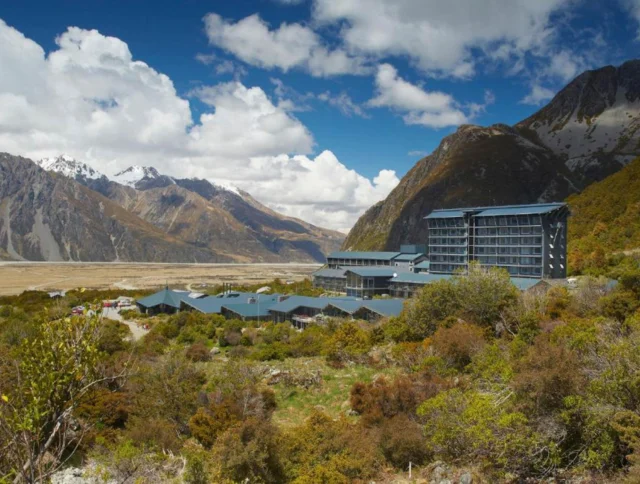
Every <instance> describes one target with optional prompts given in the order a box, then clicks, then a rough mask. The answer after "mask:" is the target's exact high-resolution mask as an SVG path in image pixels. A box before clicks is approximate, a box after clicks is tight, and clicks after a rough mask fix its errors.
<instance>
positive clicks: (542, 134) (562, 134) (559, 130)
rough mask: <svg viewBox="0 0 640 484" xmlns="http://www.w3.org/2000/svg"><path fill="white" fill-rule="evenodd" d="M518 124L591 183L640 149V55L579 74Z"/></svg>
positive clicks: (517, 126) (605, 175)
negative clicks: (618, 63) (542, 106)
mask: <svg viewBox="0 0 640 484" xmlns="http://www.w3.org/2000/svg"><path fill="white" fill-rule="evenodd" d="M516 128H518V129H521V130H531V131H532V132H533V133H534V134H535V136H536V137H537V138H538V139H539V140H540V142H541V143H542V144H544V145H545V146H547V147H548V148H550V149H551V150H552V151H553V152H554V153H556V154H558V155H559V156H561V157H562V159H563V160H564V163H565V165H566V166H567V168H569V170H571V171H572V172H573V173H575V175H576V176H577V177H578V178H579V179H580V180H581V181H582V182H583V184H585V185H586V184H589V183H592V182H594V181H597V180H602V179H603V178H605V177H607V176H609V175H610V174H612V173H614V172H616V171H618V170H620V169H621V168H622V167H623V166H625V165H627V164H628V163H629V162H630V161H631V160H633V159H635V158H636V156H638V154H640V132H639V128H640V60H633V61H629V62H626V63H624V64H622V65H621V66H620V67H613V66H607V67H604V68H602V69H597V70H594V71H587V72H584V73H582V74H580V75H579V76H578V77H577V78H576V79H574V80H573V81H572V82H571V83H569V84H568V85H567V86H566V87H565V88H564V89H563V90H562V91H560V92H559V93H558V94H557V95H556V96H555V97H554V99H553V100H552V101H551V102H550V103H549V104H547V105H546V106H545V107H544V108H542V109H541V110H540V111H538V112H537V113H535V114H534V115H533V116H531V117H529V118H527V119H525V120H524V121H522V122H520V123H518V124H517V125H516Z"/></svg>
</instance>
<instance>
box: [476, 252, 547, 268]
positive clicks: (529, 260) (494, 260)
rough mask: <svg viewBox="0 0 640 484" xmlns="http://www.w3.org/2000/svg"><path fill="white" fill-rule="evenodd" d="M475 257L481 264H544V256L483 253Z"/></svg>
mask: <svg viewBox="0 0 640 484" xmlns="http://www.w3.org/2000/svg"><path fill="white" fill-rule="evenodd" d="M475 259H477V260H478V262H480V264H490V265H496V264H509V265H520V266H535V265H539V266H541V265H542V257H513V256H498V257H496V256H491V255H483V256H478V257H476V258H475Z"/></svg>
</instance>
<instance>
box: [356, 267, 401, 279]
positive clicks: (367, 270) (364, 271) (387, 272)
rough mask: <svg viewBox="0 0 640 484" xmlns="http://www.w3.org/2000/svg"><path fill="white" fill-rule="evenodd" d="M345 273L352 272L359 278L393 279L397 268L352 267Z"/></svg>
mask: <svg viewBox="0 0 640 484" xmlns="http://www.w3.org/2000/svg"><path fill="white" fill-rule="evenodd" d="M347 272H353V273H354V274H357V275H359V276H361V277H393V275H394V274H397V273H398V268H397V267H393V266H386V267H385V266H382V267H370V266H362V267H358V266H353V267H349V268H348V269H347Z"/></svg>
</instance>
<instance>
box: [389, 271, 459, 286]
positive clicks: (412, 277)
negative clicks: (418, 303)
mask: <svg viewBox="0 0 640 484" xmlns="http://www.w3.org/2000/svg"><path fill="white" fill-rule="evenodd" d="M451 277H453V276H451V275H449V274H424V273H422V272H403V273H401V274H398V275H397V276H396V277H394V278H393V279H391V282H392V283H394V282H397V283H401V284H430V283H432V282H436V281H441V280H443V279H451Z"/></svg>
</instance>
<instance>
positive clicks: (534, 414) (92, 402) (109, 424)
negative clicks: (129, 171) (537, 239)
mask: <svg viewBox="0 0 640 484" xmlns="http://www.w3.org/2000/svg"><path fill="white" fill-rule="evenodd" d="M273 286H277V284H273ZM129 294H132V295H133V293H129ZM113 296H115V291H111V292H104V293H100V292H96V291H85V292H80V291H71V292H70V293H68V295H67V297H66V298H64V299H59V300H56V301H51V300H50V299H49V298H48V296H47V294H46V293H40V292H28V293H25V294H23V295H21V296H12V297H3V298H0V482H48V478H49V476H50V474H52V473H57V474H56V475H55V479H54V482H80V481H78V479H79V476H80V477H81V478H83V479H88V478H92V479H93V480H92V482H93V481H95V482H138V483H157V482H172V483H176V484H180V483H187V484H205V483H223V484H227V483H228V484H231V483H236V482H251V483H263V484H280V483H295V484H315V483H325V482H326V483H336V484H348V483H367V482H377V483H381V484H391V483H396V484H397V483H399V482H403V483H415V484H417V483H418V482H420V483H424V482H435V483H442V482H454V483H461V482H465V483H469V482H473V483H485V482H486V483H489V482H490V483H515V482H527V483H534V482H552V481H553V482H566V483H572V484H577V483H595V482H597V483H622V482H628V483H637V482H639V479H640V438H639V437H640V417H639V415H640V376H639V375H640V353H639V352H638V351H637V348H638V346H639V345H640V312H639V308H640V271H638V270H636V271H635V272H633V271H626V272H625V274H624V275H623V276H622V277H621V278H620V284H619V285H618V286H617V287H616V288H613V289H608V288H607V286H606V281H604V280H603V281H600V280H596V279H588V278H585V279H584V280H583V281H582V283H581V284H580V285H579V286H578V287H577V288H576V289H575V290H572V291H570V292H569V291H567V290H566V289H565V288H561V287H554V288H552V289H550V290H549V292H547V293H545V292H542V291H540V292H534V293H521V292H520V291H518V290H517V289H516V288H515V287H514V286H513V285H512V284H511V282H510V279H509V277H508V275H507V274H506V273H504V272H502V271H497V270H495V269H494V270H489V271H486V270H483V269H481V268H479V267H478V266H472V268H471V271H470V274H469V276H468V277H455V278H453V279H452V280H448V281H440V282H438V283H435V284H432V285H428V286H426V287H425V288H424V289H423V290H422V291H421V292H420V293H419V294H418V295H417V296H416V297H415V298H414V299H411V300H409V301H407V303H406V304H405V308H404V311H403V312H402V313H401V314H400V316H399V317H396V318H391V319H383V320H381V321H378V322H376V323H371V322H365V321H351V320H342V319H333V320H331V321H328V322H327V324H322V325H311V326H310V327H308V328H307V329H306V330H304V331H297V330H295V329H294V328H293V327H292V326H291V324H289V323H281V324H274V323H271V322H265V321H263V322H244V321H239V320H225V319H224V318H223V317H222V316H220V315H205V314H201V313H197V312H182V313H178V314H175V315H171V316H169V315H159V316H153V317H149V316H146V315H141V314H139V313H136V312H132V311H127V312H126V313H124V314H123V315H124V316H125V317H126V318H128V323H129V324H130V325H135V324H138V325H144V327H145V328H144V329H143V328H140V329H139V330H138V331H136V334H138V336H140V334H139V333H146V334H143V335H142V336H141V337H140V339H137V340H135V339H133V338H132V334H131V333H130V329H129V327H128V326H127V325H125V324H123V323H119V322H117V321H112V320H108V319H103V320H99V319H96V318H91V317H89V318H86V317H69V312H70V309H71V307H72V306H74V305H77V304H85V305H89V303H91V302H98V301H100V300H101V299H103V298H105V297H113ZM94 307H95V306H94ZM410 464H411V466H412V477H411V479H409V478H408V473H407V469H408V467H409V465H410ZM70 466H73V467H75V468H76V469H71V468H69V467H70ZM16 477H17V478H16Z"/></svg>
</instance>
